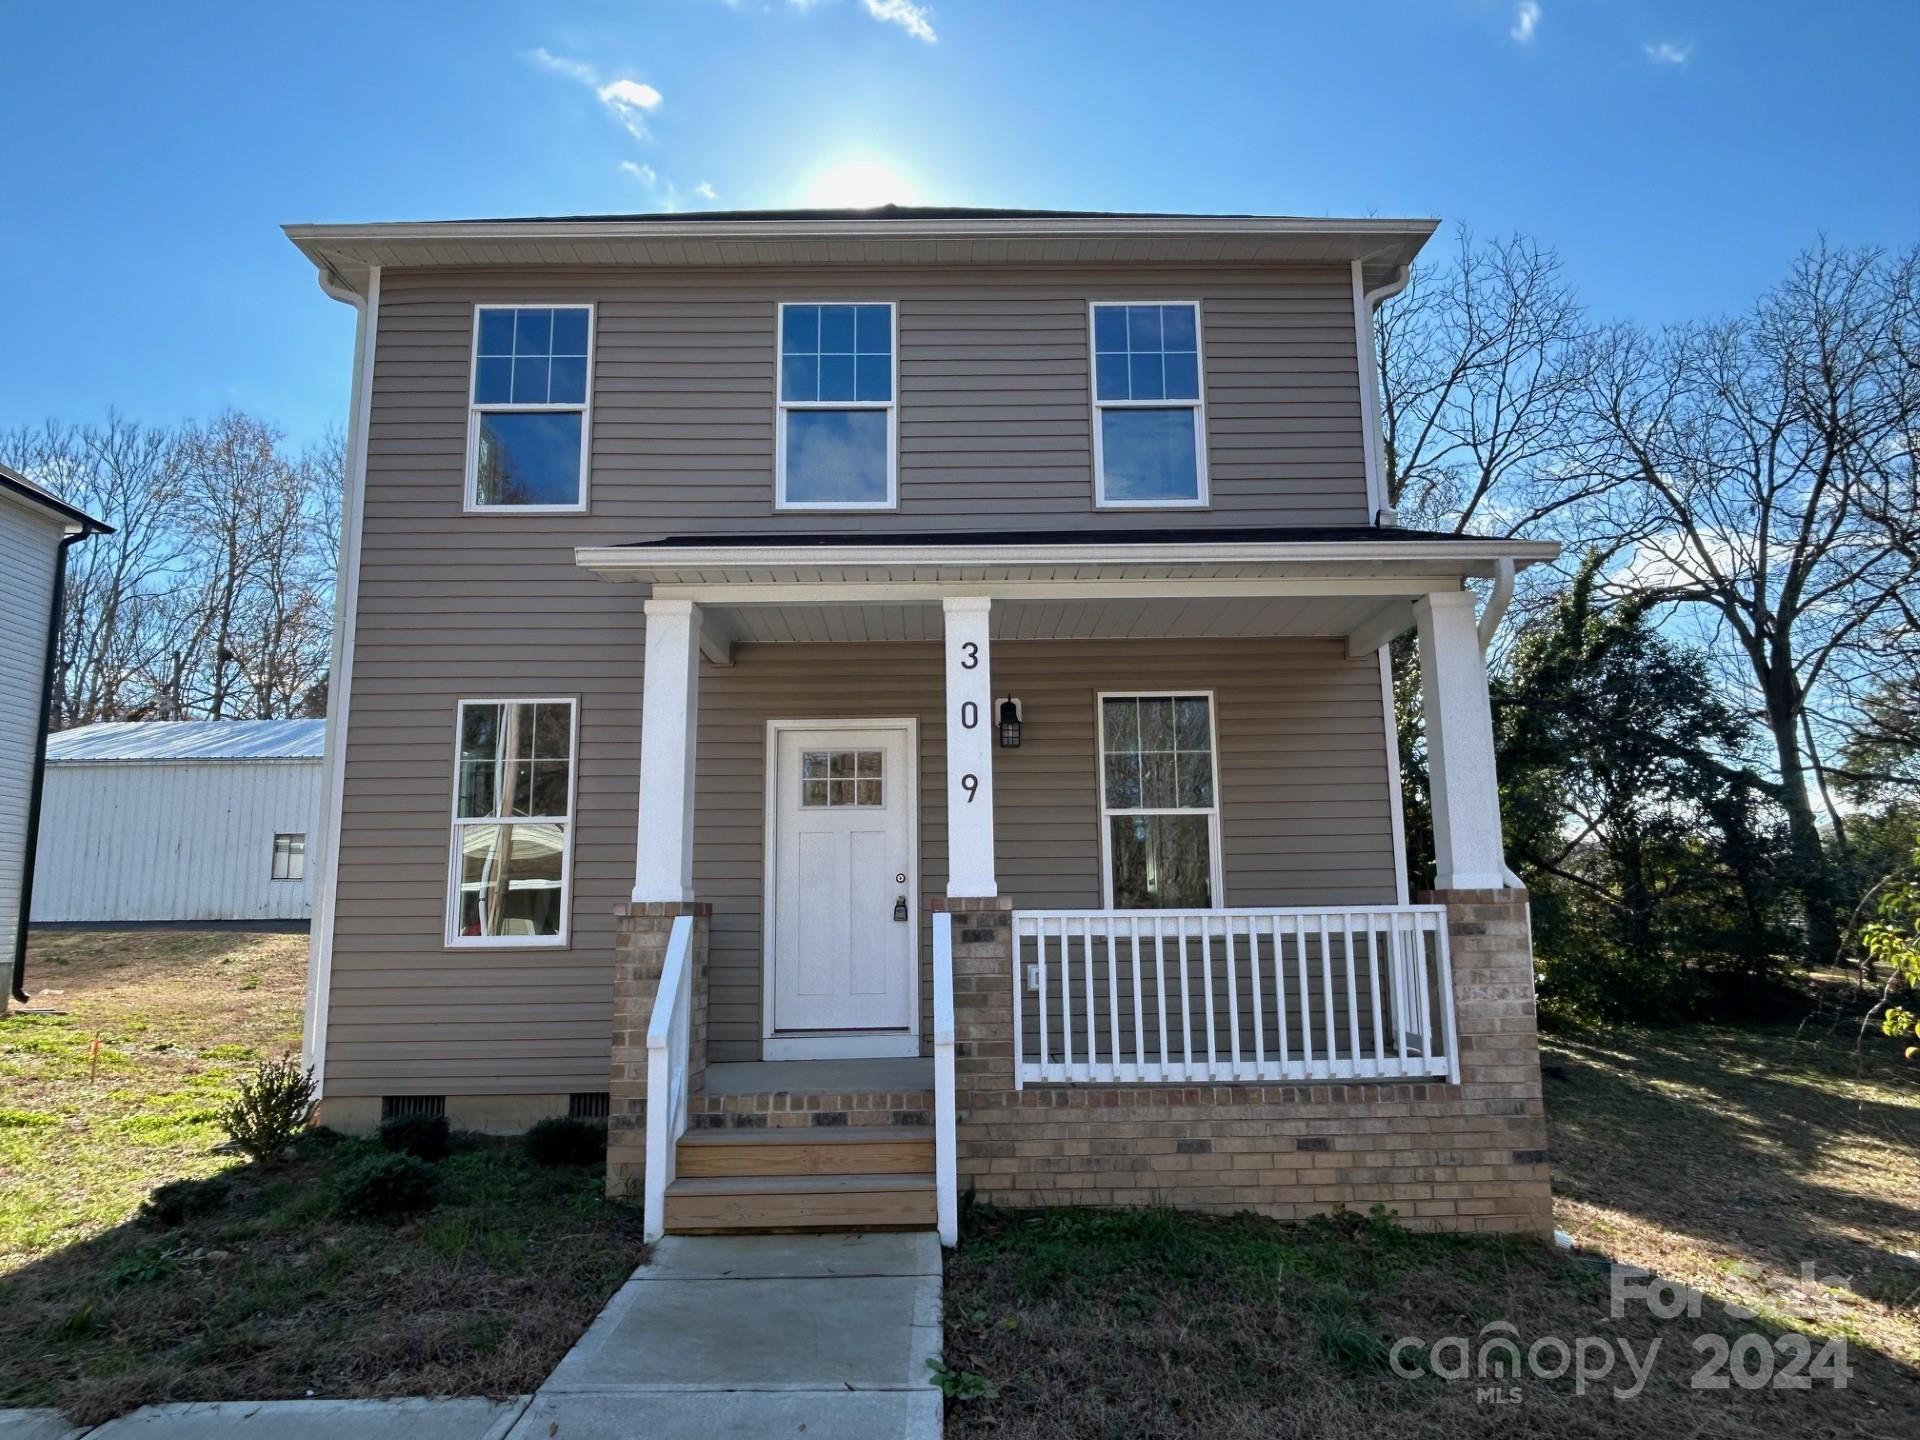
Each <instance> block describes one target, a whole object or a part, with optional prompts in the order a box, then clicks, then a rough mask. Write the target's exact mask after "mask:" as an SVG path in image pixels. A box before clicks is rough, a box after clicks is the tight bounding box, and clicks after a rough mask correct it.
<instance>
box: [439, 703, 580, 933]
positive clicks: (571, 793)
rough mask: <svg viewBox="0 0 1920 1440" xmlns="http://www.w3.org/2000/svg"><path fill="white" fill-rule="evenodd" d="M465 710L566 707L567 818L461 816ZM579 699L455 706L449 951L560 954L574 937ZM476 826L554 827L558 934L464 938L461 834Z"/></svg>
mask: <svg viewBox="0 0 1920 1440" xmlns="http://www.w3.org/2000/svg"><path fill="white" fill-rule="evenodd" d="M469 705H565V706H566V707H567V813H566V814H565V815H468V816H463V815H461V813H460V737H461V736H462V735H463V734H464V733H465V730H466V727H465V724H464V721H465V717H466V711H467V707H468V706H469ZM579 794H580V697H579V696H577V695H487V696H462V697H461V698H460V699H458V700H456V701H454V702H453V792H452V794H451V795H450V796H449V797H448V801H447V809H448V818H447V829H448V837H447V900H446V917H445V924H446V933H445V937H444V939H445V945H446V948H447V949H449V950H563V949H565V948H567V946H568V945H569V944H570V943H571V941H572V935H573V832H574V830H575V828H576V823H575V822H576V818H577V816H578V813H579V808H580V800H579ZM479 825H505V826H513V825H557V826H559V827H560V832H561V846H560V929H559V932H558V933H557V934H553V935H462V934H461V933H460V930H459V925H460V866H461V862H462V860H463V859H464V858H465V851H464V850H462V849H461V846H460V833H461V831H463V830H466V829H470V828H472V827H474V826H479Z"/></svg>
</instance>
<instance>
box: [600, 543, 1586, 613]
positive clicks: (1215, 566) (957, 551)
mask: <svg viewBox="0 0 1920 1440" xmlns="http://www.w3.org/2000/svg"><path fill="white" fill-rule="evenodd" d="M1559 553H1560V546H1559V545H1558V544H1557V543H1555V542H1553V541H1546V540H1502V539H1491V538H1487V537H1483V536H1477V535H1453V534H1448V533H1444V532H1440V531H1428V530H1402V529H1396V528H1392V527H1384V526H1350V527H1314V528H1301V527H1282V526H1272V527H1235V528H1220V529H1208V530H1204V531H1187V532H1183V533H1178V534H1173V533H1169V532H1167V531H1159V532H1152V531H1142V530H1140V529H1138V528H1130V529H1120V528H1107V529H1102V528H1099V527H1081V528H1078V529H1073V530H1056V531H1045V530H1043V531H1032V530H1023V531H994V530H969V531H949V532H942V533H940V534H937V535H927V536H924V537H921V536H913V535H903V534H901V533H900V532H899V531H897V530H889V531H879V530H858V531H844V532H822V533H817V534H781V535H775V534H707V535H698V534H682V535H659V536H651V537H648V538H646V539H642V540H633V541H628V542H625V543H623V544H618V545H582V546H580V547H578V548H577V549H576V550H575V551H574V562H575V563H576V564H577V565H579V566H580V567H581V568H583V569H586V570H591V571H592V572H593V573H594V574H596V575H598V576H600V577H601V578H602V579H606V580H624V581H634V582H638V583H641V584H650V585H654V586H663V585H664V586H699V587H712V586H731V585H753V586H756V587H764V586H767V585H770V584H790V585H808V586H817V585H822V584H864V585H876V586H877V585H887V584H899V583H902V582H906V583H927V584H933V585H942V586H945V585H952V584H956V583H957V584H967V583H969V582H981V583H984V584H986V585H988V587H989V589H988V590H987V591H985V592H982V593H992V587H993V586H994V585H996V584H1007V585H1032V584H1041V585H1048V586H1058V585H1062V584H1072V583H1077V582H1100V581H1116V580H1118V581H1140V582H1146V581H1186V580H1203V579H1204V580H1226V579H1239V580H1270V581H1279V580H1285V579H1306V578H1351V579H1365V578H1378V579H1381V580H1404V579H1413V580H1419V581H1422V582H1427V581H1438V582H1442V583H1440V584H1428V583H1423V584H1420V585H1418V586H1416V587H1415V590H1416V591H1430V590H1433V589H1438V588H1458V586H1459V583H1460V582H1461V581H1464V580H1466V579H1468V578H1491V577H1492V576H1493V574H1494V572H1495V569H1496V567H1497V565H1498V564H1499V562H1500V561H1502V560H1510V561H1512V562H1513V565H1514V568H1515V569H1516V570H1520V569H1525V568H1526V567H1527V566H1529V565H1536V564H1541V563H1544V562H1546V561H1550V560H1552V559H1554V558H1555V557H1557V556H1558V555H1559ZM1445 582H1452V583H1451V584H1450V585H1449V584H1446V583H1445ZM1269 593H1270V592H1269ZM1384 593H1389V594H1397V593H1412V592H1407V591H1406V590H1405V589H1404V587H1402V586H1398V585H1396V586H1393V587H1392V588H1390V589H1388V590H1387V591H1385V592H1384ZM740 599H741V600H742V601H743V602H744V601H745V600H746V597H745V596H742V597H740Z"/></svg>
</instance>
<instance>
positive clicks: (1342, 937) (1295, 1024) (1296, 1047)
mask: <svg viewBox="0 0 1920 1440" xmlns="http://www.w3.org/2000/svg"><path fill="white" fill-rule="evenodd" d="M1100 952H1104V955H1105V957H1106V964H1104V965H1096V964H1095V963H1094V957H1095V955H1096V953H1100ZM936 954H937V950H936ZM1135 957H1143V959H1151V960H1153V961H1154V962H1155V963H1154V964H1153V965H1152V966H1151V967H1149V966H1148V965H1147V964H1145V963H1142V959H1136V958H1135ZM1169 960H1170V961H1172V962H1173V963H1172V964H1167V963H1166V962H1167V961H1169ZM1117 962H1118V963H1117ZM936 963H937V961H936ZM1012 982H1013V991H1014V1007H1013V1038H1014V1052H1015V1055H1016V1057H1017V1063H1016V1065H1015V1067H1014V1077H1015V1080H1014V1083H1015V1085H1016V1087H1023V1086H1025V1085H1029V1084H1116V1083H1118V1084H1193V1083H1196V1082H1218V1081H1226V1082H1232V1081H1241V1082H1252V1083H1264V1082H1274V1081H1282V1082H1294V1081H1336V1082H1337V1081H1346V1080H1407V1079H1423V1080H1432V1079H1445V1080H1451V1081H1454V1082H1456V1083H1457V1081H1458V1079H1459V1074H1460V1062H1459V1056H1458V1054H1457V1043H1458V1042H1457V1039H1456V1035H1455V1030H1454V1015H1453V976H1452V966H1451V961H1450V956H1449V954H1448V946H1447V921H1446V907H1445V906H1441V905H1356V906H1317V907H1301V908H1285V909H1281V908H1271V909H1269V908H1260V909H1234V910H1022V911H1017V912H1016V913H1015V914H1014V917H1013V975H1012ZM1036 982H1037V983H1036Z"/></svg>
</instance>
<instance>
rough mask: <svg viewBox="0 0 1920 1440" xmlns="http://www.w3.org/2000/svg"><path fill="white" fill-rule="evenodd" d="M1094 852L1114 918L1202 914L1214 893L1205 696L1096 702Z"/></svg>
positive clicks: (1216, 792)
mask: <svg viewBox="0 0 1920 1440" xmlns="http://www.w3.org/2000/svg"><path fill="white" fill-rule="evenodd" d="M1099 704H1100V853H1101V859H1102V865H1103V869H1104V871H1105V884H1106V891H1107V896H1106V898H1107V905H1108V907H1109V908H1111V909H1114V910H1206V909H1211V908H1212V907H1213V906H1214V905H1216V904H1218V903H1219V895H1220V784H1219V776H1218V771H1217V768H1216V766H1215V763H1214V734H1213V730H1214V726H1213V697H1212V696H1211V695H1210V694H1206V693H1204V692H1199V693H1186V694H1169V695H1102V696H1101V697H1100V700H1099Z"/></svg>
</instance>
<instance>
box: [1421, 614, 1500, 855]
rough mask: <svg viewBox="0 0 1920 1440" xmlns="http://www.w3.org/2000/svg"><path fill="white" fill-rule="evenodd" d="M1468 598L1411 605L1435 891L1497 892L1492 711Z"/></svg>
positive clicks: (1497, 803)
mask: <svg viewBox="0 0 1920 1440" xmlns="http://www.w3.org/2000/svg"><path fill="white" fill-rule="evenodd" d="M1474 603H1475V602H1474V596H1473V594H1472V592H1471V591H1467V590H1459V591H1455V592H1453V593H1451V594H1437V595H1428V596H1426V597H1425V598H1423V599H1422V600H1421V601H1420V602H1419V603H1418V604H1417V605H1415V606H1414V615H1415V617H1416V618H1417V619H1418V621H1419V631H1420V685H1421V708H1422V713H1423V715H1424V717H1425V719H1426V726H1427V771H1428V780H1429V785H1430V788H1431V792H1432V795H1431V799H1432V807H1433V855H1434V889H1436V890H1503V889H1505V888H1506V887H1507V884H1508V881H1507V878H1506V877H1507V866H1506V855H1505V845H1504V844H1503V842H1502V839H1501V833H1500V784H1499V777H1498V770H1497V766H1496V762H1495V759H1494V752H1493V709H1492V705H1491V702H1490V701H1489V699H1488V696H1487V669H1486V660H1485V658H1484V657H1483V656H1482V655H1481V653H1480V638H1479V635H1478V633H1477V631H1476V628H1475V616H1474Z"/></svg>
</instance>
